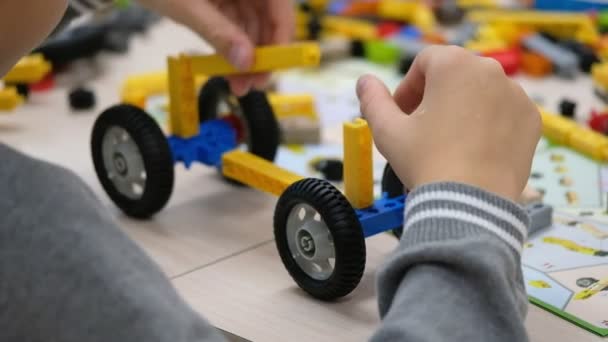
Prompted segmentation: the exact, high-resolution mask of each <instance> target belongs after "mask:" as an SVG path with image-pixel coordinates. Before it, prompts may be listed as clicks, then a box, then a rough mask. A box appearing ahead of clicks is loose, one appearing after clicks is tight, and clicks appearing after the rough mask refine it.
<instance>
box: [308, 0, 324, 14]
mask: <svg viewBox="0 0 608 342" xmlns="http://www.w3.org/2000/svg"><path fill="white" fill-rule="evenodd" d="M306 2H307V3H308V4H309V5H310V7H312V9H314V10H315V11H317V12H324V11H325V9H326V8H327V5H328V4H329V0H308V1H306Z"/></svg>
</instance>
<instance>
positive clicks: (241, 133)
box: [221, 114, 245, 143]
mask: <svg viewBox="0 0 608 342" xmlns="http://www.w3.org/2000/svg"><path fill="white" fill-rule="evenodd" d="M221 119H222V120H223V121H226V122H227V123H229V124H230V126H232V128H234V130H235V131H236V141H238V142H239V143H242V142H243V141H245V127H244V126H243V121H242V120H241V118H239V117H238V116H236V115H234V114H230V115H226V116H222V117H221Z"/></svg>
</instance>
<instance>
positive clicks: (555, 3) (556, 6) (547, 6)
mask: <svg viewBox="0 0 608 342" xmlns="http://www.w3.org/2000/svg"><path fill="white" fill-rule="evenodd" d="M534 7H535V8H536V9H539V10H548V11H591V10H601V9H608V3H606V1H598V0H536V1H534Z"/></svg>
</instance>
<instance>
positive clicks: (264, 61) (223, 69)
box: [191, 42, 321, 76]
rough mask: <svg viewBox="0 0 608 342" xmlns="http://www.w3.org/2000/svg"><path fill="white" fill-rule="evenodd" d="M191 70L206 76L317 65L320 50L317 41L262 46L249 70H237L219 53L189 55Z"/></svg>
mask: <svg viewBox="0 0 608 342" xmlns="http://www.w3.org/2000/svg"><path fill="white" fill-rule="evenodd" d="M191 59H192V71H193V72H194V73H196V74H204V75H208V76H228V75H234V74H240V73H244V72H253V73H255V72H270V71H277V70H283V69H289V68H294V67H310V66H317V65H319V63H320V60H321V50H320V48H319V45H318V44H317V43H308V42H307V43H294V44H288V45H273V46H263V47H259V48H257V49H256V50H255V64H254V65H253V67H252V68H251V69H250V70H247V71H243V70H238V69H236V68H235V67H234V66H232V64H230V63H229V62H228V60H226V58H224V57H222V56H220V55H209V56H191Z"/></svg>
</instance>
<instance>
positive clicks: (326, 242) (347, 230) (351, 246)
mask: <svg viewBox="0 0 608 342" xmlns="http://www.w3.org/2000/svg"><path fill="white" fill-rule="evenodd" d="M302 211H303V212H302ZM313 221H314V222H313ZM311 222H312V223H313V224H310V223H311ZM274 236H275V242H276V246H277V249H278V251H279V254H280V256H281V260H282V261H283V264H284V265H285V268H286V269H287V271H288V272H289V274H290V275H291V277H292V278H293V279H294V281H295V282H296V283H297V284H298V286H300V288H302V289H303V290H304V291H306V292H307V293H309V294H310V295H311V296H313V297H315V298H317V299H320V300H325V301H330V300H335V299H338V298H341V297H344V296H346V295H348V294H349V293H351V292H352V291H353V290H354V289H355V288H356V287H357V285H358V284H359V282H360V281H361V277H362V276H363V271H364V270H365V257H366V251H365V238H364V236H363V229H362V228H361V225H360V224H359V220H358V218H357V215H356V213H355V210H354V209H353V208H352V206H351V205H350V203H349V202H348V200H347V199H346V198H345V197H344V195H342V193H341V192H340V191H339V190H338V189H336V188H335V187H334V186H333V185H331V184H330V183H329V182H327V181H325V180H321V179H315V178H307V179H303V180H301V181H298V182H296V183H294V184H292V185H291V186H290V187H289V188H287V190H285V192H284V193H283V194H282V195H281V197H280V198H279V201H278V202H277V206H276V209H275V214H274ZM328 251H333V252H332V253H330V254H328ZM327 255H333V265H332V263H331V260H332V257H327ZM326 257H327V259H325V258H326ZM311 260H312V261H311ZM302 263H304V264H302Z"/></svg>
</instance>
